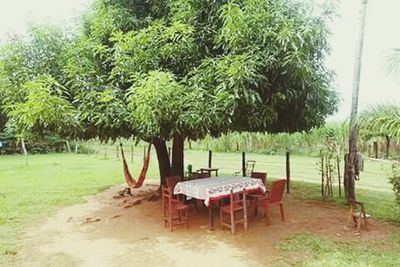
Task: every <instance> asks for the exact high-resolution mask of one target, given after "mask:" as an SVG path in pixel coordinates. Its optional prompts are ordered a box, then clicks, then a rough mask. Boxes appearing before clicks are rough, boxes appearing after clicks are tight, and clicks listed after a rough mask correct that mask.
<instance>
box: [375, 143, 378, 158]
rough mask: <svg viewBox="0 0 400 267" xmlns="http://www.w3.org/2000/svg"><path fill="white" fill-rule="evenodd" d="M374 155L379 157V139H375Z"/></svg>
mask: <svg viewBox="0 0 400 267" xmlns="http://www.w3.org/2000/svg"><path fill="white" fill-rule="evenodd" d="M374 155H375V158H376V159H377V158H378V141H374Z"/></svg>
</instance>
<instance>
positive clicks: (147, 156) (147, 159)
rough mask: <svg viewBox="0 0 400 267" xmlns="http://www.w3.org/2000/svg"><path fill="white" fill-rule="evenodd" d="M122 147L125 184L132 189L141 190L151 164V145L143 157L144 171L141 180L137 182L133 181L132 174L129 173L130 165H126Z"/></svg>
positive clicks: (141, 173)
mask: <svg viewBox="0 0 400 267" xmlns="http://www.w3.org/2000/svg"><path fill="white" fill-rule="evenodd" d="M120 146H121V155H122V165H123V168H124V177H125V182H126V183H127V184H128V186H129V187H132V188H139V187H141V186H142V185H143V182H144V179H146V174H147V169H148V168H149V162H150V148H151V144H149V147H148V148H147V153H146V154H145V155H144V157H143V167H142V171H141V172H140V175H139V178H138V179H137V180H135V179H133V177H132V175H131V173H130V172H129V168H128V164H127V163H126V159H125V154H124V150H123V148H122V144H120Z"/></svg>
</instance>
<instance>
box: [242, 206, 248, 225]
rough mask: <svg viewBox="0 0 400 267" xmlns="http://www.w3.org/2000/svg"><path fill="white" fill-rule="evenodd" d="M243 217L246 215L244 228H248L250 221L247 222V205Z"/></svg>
mask: <svg viewBox="0 0 400 267" xmlns="http://www.w3.org/2000/svg"><path fill="white" fill-rule="evenodd" d="M243 217H244V230H247V228H248V222H247V220H248V218H247V208H246V207H244V210H243Z"/></svg>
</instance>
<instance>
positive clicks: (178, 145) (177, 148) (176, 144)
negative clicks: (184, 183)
mask: <svg viewBox="0 0 400 267" xmlns="http://www.w3.org/2000/svg"><path fill="white" fill-rule="evenodd" d="M184 141H185V139H184V138H183V137H182V136H180V135H178V134H175V135H174V140H173V144H172V169H171V170H172V171H171V172H172V175H178V176H180V177H182V178H183V176H184V156H183V149H184V146H185V145H184Z"/></svg>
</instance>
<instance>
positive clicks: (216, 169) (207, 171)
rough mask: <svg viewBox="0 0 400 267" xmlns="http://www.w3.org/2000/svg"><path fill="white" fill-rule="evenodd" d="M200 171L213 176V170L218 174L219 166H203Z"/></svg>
mask: <svg viewBox="0 0 400 267" xmlns="http://www.w3.org/2000/svg"><path fill="white" fill-rule="evenodd" d="M200 172H202V173H203V172H206V173H208V175H209V176H210V177H211V172H215V176H218V168H201V169H200Z"/></svg>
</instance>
